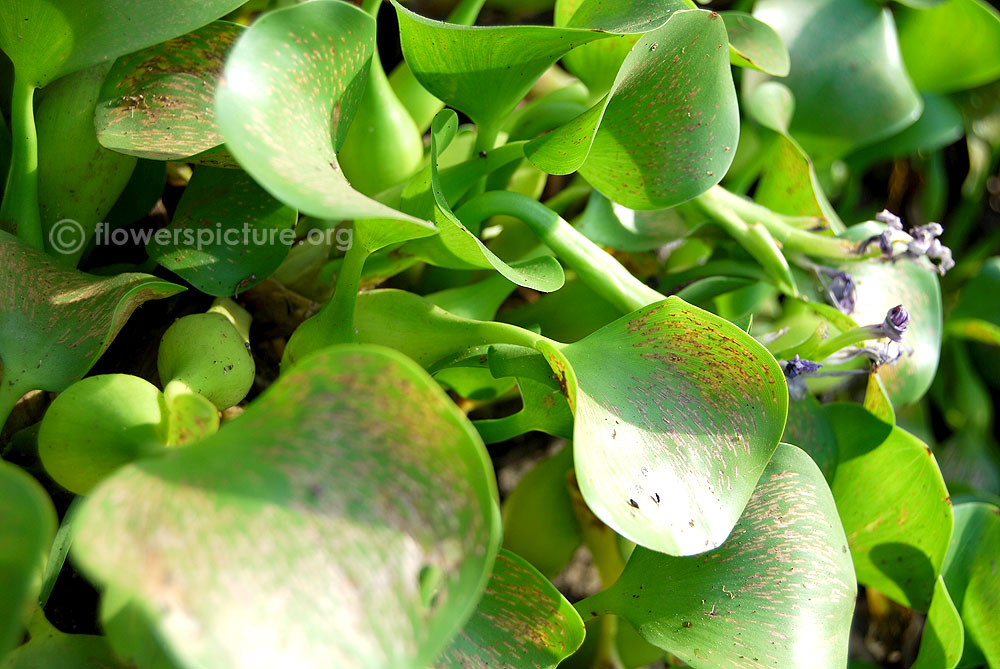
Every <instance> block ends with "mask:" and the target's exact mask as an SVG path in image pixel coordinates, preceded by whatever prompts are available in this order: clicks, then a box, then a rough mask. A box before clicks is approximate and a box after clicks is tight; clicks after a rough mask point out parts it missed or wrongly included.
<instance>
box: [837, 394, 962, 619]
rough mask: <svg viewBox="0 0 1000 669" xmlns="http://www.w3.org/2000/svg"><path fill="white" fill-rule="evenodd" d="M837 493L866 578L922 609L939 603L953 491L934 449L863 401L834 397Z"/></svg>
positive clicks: (860, 571) (861, 577)
mask: <svg viewBox="0 0 1000 669" xmlns="http://www.w3.org/2000/svg"><path fill="white" fill-rule="evenodd" d="M826 410H827V416H828V417H829V419H830V422H831V423H832V424H833V428H834V432H835V434H836V436H837V448H838V450H839V456H840V457H839V462H838V463H837V470H836V472H835V473H834V477H833V485H832V489H833V497H834V499H835V500H836V501H837V509H838V510H839V512H840V519H841V520H842V521H843V523H844V530H845V531H846V532H847V541H848V543H849V544H850V547H851V554H852V556H853V557H854V568H855V569H856V570H857V573H858V582H860V583H862V584H863V585H869V586H871V587H873V588H876V589H877V590H879V591H880V592H883V593H885V594H886V595H887V596H889V597H891V598H892V599H894V600H896V601H898V602H900V603H902V604H905V605H906V606H909V607H910V608H913V609H916V610H918V611H925V612H926V611H927V610H928V608H929V607H930V605H931V598H932V595H933V593H934V588H935V584H936V582H937V577H938V574H939V573H941V562H942V561H943V560H944V555H945V551H946V550H947V548H948V540H949V538H950V537H951V529H952V523H953V521H952V511H951V498H950V497H949V496H948V489H947V487H945V484H944V479H942V478H941V471H940V470H939V469H938V465H937V462H936V461H935V460H934V455H933V454H932V453H931V449H930V448H928V446H927V445H926V444H924V443H923V442H922V441H920V440H919V439H917V438H916V437H914V436H913V435H911V434H910V433H908V432H906V431H904V430H902V429H900V428H898V427H892V426H890V425H888V424H886V423H884V422H882V421H880V420H879V419H877V418H876V417H874V416H872V415H871V414H869V413H868V412H867V411H865V410H864V409H863V408H861V407H860V406H858V405H856V404H832V405H829V406H828V407H827V408H826Z"/></svg>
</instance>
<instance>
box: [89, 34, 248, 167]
mask: <svg viewBox="0 0 1000 669" xmlns="http://www.w3.org/2000/svg"><path fill="white" fill-rule="evenodd" d="M244 30H245V29H244V27H243V26H240V25H237V24H235V23H229V22H227V21H214V22H212V23H210V24H208V25H207V26H204V27H202V28H200V29H198V30H195V31H194V32H191V33H188V34H187V35H182V36H180V37H177V38H174V39H172V40H169V41H167V42H163V43H162V44H157V45H156V46H153V47H150V48H148V49H144V50H142V51H139V52H136V53H132V54H129V55H127V56H122V57H121V58H119V59H118V60H117V61H116V62H115V64H114V66H113V67H112V68H111V71H110V72H109V73H108V76H107V78H106V79H105V80H104V85H103V86H102V87H101V97H100V101H99V102H98V104H97V109H96V113H95V114H94V119H93V126H94V128H95V129H96V130H97V138H98V140H99V141H100V143H101V145H102V146H105V147H107V148H109V149H114V150H115V151H118V152H121V153H127V154H129V155H133V156H139V157H140V158H152V159H155V160H178V159H181V158H187V157H190V156H193V155H195V154H198V153H202V152H203V151H208V150H209V149H212V148H214V147H216V146H218V145H220V144H222V142H223V139H222V135H221V134H220V133H219V128H218V126H217V125H216V123H215V90H216V86H217V85H218V82H219V78H220V77H221V76H222V66H223V63H224V62H225V58H226V54H227V53H228V52H229V50H230V49H231V48H232V46H233V43H234V42H235V41H236V38H237V37H239V36H240V34H241V33H242V32H243V31H244Z"/></svg>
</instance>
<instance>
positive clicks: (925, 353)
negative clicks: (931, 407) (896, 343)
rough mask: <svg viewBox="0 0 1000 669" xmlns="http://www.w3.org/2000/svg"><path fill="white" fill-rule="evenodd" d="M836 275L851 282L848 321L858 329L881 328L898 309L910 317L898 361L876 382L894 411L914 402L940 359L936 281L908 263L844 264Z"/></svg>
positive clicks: (881, 372) (853, 235)
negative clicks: (843, 275) (853, 297)
mask: <svg viewBox="0 0 1000 669" xmlns="http://www.w3.org/2000/svg"><path fill="white" fill-rule="evenodd" d="M857 227H858V226H855V228H852V230H851V231H848V233H847V234H848V238H851V239H856V238H858V236H857V232H858V230H857V229H856V228H857ZM861 238H862V239H863V238H864V236H863V235H862V236H861ZM840 269H841V270H843V271H845V272H847V273H848V274H850V275H851V278H852V279H853V280H854V285H855V288H856V290H857V299H856V300H855V303H854V310H853V311H852V312H851V313H850V314H848V315H849V316H850V317H851V318H853V319H854V321H855V322H856V323H858V324H859V325H876V324H878V323H881V322H882V321H883V320H885V315H886V312H888V311H889V309H891V308H893V307H894V306H896V305H899V304H902V305H903V306H904V307H905V308H906V310H907V311H908V312H909V314H910V324H909V328H908V329H907V331H906V333H905V334H904V335H903V341H902V344H901V347H902V356H901V357H900V358H899V359H898V360H896V361H895V362H893V363H891V364H888V365H884V366H883V367H882V369H880V370H879V378H880V379H881V380H882V384H883V385H884V386H885V390H886V392H887V393H888V395H889V399H890V400H891V401H892V404H893V406H896V407H902V406H905V405H907V404H912V403H913V402H916V401H917V400H919V399H920V398H921V397H923V396H924V394H925V393H926V392H927V390H928V388H930V386H931V382H932V381H933V380H934V374H935V372H936V371H937V366H938V359H939V358H940V355H941V336H942V331H943V326H942V306H941V287H940V284H939V283H938V277H937V275H936V274H935V273H934V272H932V271H931V270H929V269H927V268H925V267H923V266H921V265H919V264H918V263H916V262H913V261H911V260H909V259H906V258H903V259H901V260H897V261H896V262H881V261H874V262H854V263H847V264H844V265H843V266H841V268H840ZM886 341H887V340H886ZM878 345H879V346H885V345H886V344H885V343H882V344H878Z"/></svg>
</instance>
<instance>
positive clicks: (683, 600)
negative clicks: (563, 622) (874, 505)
mask: <svg viewBox="0 0 1000 669" xmlns="http://www.w3.org/2000/svg"><path fill="white" fill-rule="evenodd" d="M856 593H857V583H856V582H855V580H854V570H853V568H852V566H851V558H850V556H849V555H848V554H847V547H846V540H845V538H844V529H843V527H841V524H840V519H839V518H838V517H837V509H836V507H835V506H834V503H833V499H832V497H831V495H830V490H829V488H828V487H827V485H826V481H824V480H823V475H822V474H821V473H820V471H819V469H817V468H816V465H815V463H813V461H812V460H811V459H810V458H809V456H808V455H806V454H805V453H803V452H802V451H801V450H799V449H798V448H796V447H794V446H790V445H788V444H781V445H780V446H778V450H777V451H775V453H774V456H773V457H772V458H771V461H770V463H768V465H767V468H766V469H765V470H764V473H763V475H762V476H761V478H760V482H759V483H758V484H757V487H756V489H755V490H754V492H753V495H752V497H751V498H750V501H749V503H748V504H747V506H746V509H745V510H744V511H743V514H742V516H741V517H740V520H739V522H738V523H737V524H736V527H735V528H734V529H733V532H732V534H731V535H730V536H729V538H728V539H726V542H725V543H724V544H723V545H722V546H721V547H719V548H718V549H717V550H714V551H711V552H708V553H705V554H703V555H697V556H693V557H671V556H669V555H663V554H662V553H655V552H653V551H650V550H646V549H644V548H636V549H635V551H634V552H633V553H632V557H631V558H630V559H629V561H628V564H627V565H626V566H625V571H624V572H623V573H622V576H621V578H620V579H619V580H618V581H617V582H616V583H615V584H614V585H613V586H611V588H609V589H608V590H605V591H603V592H600V593H598V594H596V595H594V596H593V597H590V598H588V599H586V600H584V601H582V602H580V603H579V604H577V610H579V611H587V612H590V611H593V612H594V613H595V614H604V613H612V614H615V615H620V616H622V617H624V618H625V619H627V620H628V621H629V622H630V623H631V624H632V625H633V626H634V627H635V628H636V630H638V632H639V634H641V635H642V636H643V637H644V638H645V639H646V640H647V641H649V642H651V643H653V644H655V645H657V646H659V647H660V648H663V649H665V650H668V651H670V652H671V653H673V654H674V655H676V656H677V657H679V658H680V659H682V660H684V661H685V662H687V663H688V664H689V665H691V666H692V667H775V668H778V669H786V668H787V667H838V666H840V667H842V666H845V665H846V664H847V645H848V637H849V634H850V629H851V618H852V616H853V613H854V598H855V594H856Z"/></svg>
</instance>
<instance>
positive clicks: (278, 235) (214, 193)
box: [146, 166, 297, 297]
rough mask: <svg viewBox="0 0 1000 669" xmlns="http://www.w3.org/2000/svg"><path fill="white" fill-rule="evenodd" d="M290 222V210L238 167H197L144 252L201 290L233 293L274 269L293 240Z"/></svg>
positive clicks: (293, 214) (293, 215)
mask: <svg viewBox="0 0 1000 669" xmlns="http://www.w3.org/2000/svg"><path fill="white" fill-rule="evenodd" d="M296 220H297V215H296V212H295V210H294V209H292V208H291V207H286V206H285V205H283V204H281V203H280V202H278V201H277V200H275V199H274V198H273V197H271V196H270V195H268V194H267V192H266V191H265V190H264V189H263V188H261V187H260V186H258V185H257V183H256V182H255V181H254V180H253V179H251V178H250V176H249V175H248V174H247V173H246V172H244V171H243V170H226V169H218V168H214V167H207V166H201V167H199V168H198V169H196V170H195V172H194V176H193V177H192V178H191V182H190V183H189V184H188V186H187V188H185V189H184V195H183V196H182V197H181V200H180V202H179V203H178V204H177V211H175V212H174V217H173V220H172V221H171V222H170V225H169V226H167V227H166V228H165V229H164V231H159V232H157V233H155V234H154V236H153V238H152V239H151V240H150V241H149V243H147V244H146V251H147V253H149V257H151V258H153V259H154V260H155V261H156V262H158V263H159V264H160V265H162V266H164V267H166V268H167V269H169V270H172V271H174V272H176V273H177V274H179V275H180V276H181V277H183V278H184V280H186V281H188V282H190V283H191V285H193V286H194V287H195V288H197V289H198V290H200V291H202V292H203V293H208V294H209V295H214V296H216V297H221V296H224V295H233V294H235V293H237V292H242V291H244V290H247V289H249V288H251V287H252V286H255V285H256V284H258V283H260V282H261V281H263V280H264V279H266V278H267V277H268V276H270V275H271V273H272V272H274V270H276V269H277V268H278V265H280V264H281V261H282V260H284V259H285V256H286V255H287V254H288V249H289V248H290V247H291V244H292V241H294V239H295V234H294V232H293V230H292V229H293V228H294V227H295V222H296ZM158 238H162V240H161V241H165V242H166V243H159V242H158V241H157V240H158ZM202 240H205V241H207V243H202Z"/></svg>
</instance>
